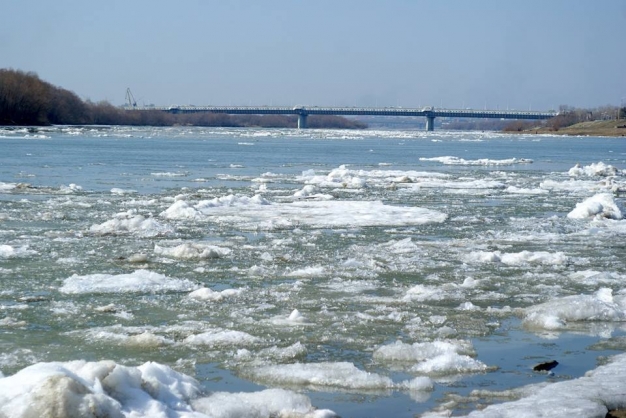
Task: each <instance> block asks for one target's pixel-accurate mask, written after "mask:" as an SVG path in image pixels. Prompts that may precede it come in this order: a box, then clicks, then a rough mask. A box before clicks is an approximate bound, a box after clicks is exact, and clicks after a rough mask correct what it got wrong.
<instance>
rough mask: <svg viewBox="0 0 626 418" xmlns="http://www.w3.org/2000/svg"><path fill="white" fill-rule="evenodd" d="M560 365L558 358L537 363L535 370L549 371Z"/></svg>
mask: <svg viewBox="0 0 626 418" xmlns="http://www.w3.org/2000/svg"><path fill="white" fill-rule="evenodd" d="M558 365H559V362H558V361H556V360H552V361H546V362H545V363H539V364H537V365H536V366H535V367H533V370H534V371H536V372H547V371H548V370H552V369H554V368H555V367H556V366H558Z"/></svg>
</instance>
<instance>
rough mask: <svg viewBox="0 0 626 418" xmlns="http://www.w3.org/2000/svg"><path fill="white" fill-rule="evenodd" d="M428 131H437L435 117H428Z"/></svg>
mask: <svg viewBox="0 0 626 418" xmlns="http://www.w3.org/2000/svg"><path fill="white" fill-rule="evenodd" d="M426 130H427V131H434V130H435V117H434V116H430V115H426Z"/></svg>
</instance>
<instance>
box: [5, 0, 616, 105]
mask: <svg viewBox="0 0 626 418" xmlns="http://www.w3.org/2000/svg"><path fill="white" fill-rule="evenodd" d="M0 68H13V69H17V70H22V71H31V72H35V73H37V74H38V75H39V77H40V78H41V79H43V80H46V81H48V82H50V83H52V84H54V85H56V86H60V87H63V88H66V89H68V90H71V91H74V92H75V93H76V94H78V95H79V96H80V97H81V98H83V99H88V100H91V101H94V102H98V101H101V100H106V101H109V102H110V103H112V104H114V105H122V104H124V101H125V95H126V89H127V88H130V89H131V91H132V93H133V95H134V96H135V98H136V100H137V102H138V104H139V105H147V104H155V105H157V106H170V105H188V104H192V105H241V106H248V105H274V106H278V105H280V106H292V105H293V106H295V105H309V106H401V107H424V106H434V107H445V108H475V109H484V108H487V109H517V110H528V109H532V110H551V109H557V108H558V107H559V106H560V105H569V106H575V107H581V108H593V107H597V106H603V105H621V104H622V103H624V104H626V0H473V1H470V0H180V1H171V0H170V1H162V0H106V1H99V2H96V1H85V0H2V4H1V7H0Z"/></svg>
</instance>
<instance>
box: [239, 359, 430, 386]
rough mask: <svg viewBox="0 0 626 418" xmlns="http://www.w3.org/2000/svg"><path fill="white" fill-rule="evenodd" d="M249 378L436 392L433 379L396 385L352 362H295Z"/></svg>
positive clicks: (288, 383)
mask: <svg viewBox="0 0 626 418" xmlns="http://www.w3.org/2000/svg"><path fill="white" fill-rule="evenodd" d="M243 373H244V374H245V375H246V376H248V377H250V378H251V379H253V380H257V381H259V382H264V383H271V384H277V385H285V386H292V387H293V386H301V387H302V386H303V387H308V388H311V389H314V390H328V389H335V390H346V391H380V390H390V389H411V390H415V389H421V390H432V382H431V381H430V380H425V379H418V380H417V381H415V382H412V381H403V382H399V383H394V382H393V380H391V379H390V378H389V377H386V376H381V375H379V374H376V373H371V372H366V371H364V370H361V369H359V368H357V367H356V366H355V365H354V364H352V363H349V362H325V363H293V364H282V365H271V366H262V367H256V368H251V369H247V370H245V371H244V372H243Z"/></svg>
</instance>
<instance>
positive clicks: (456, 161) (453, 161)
mask: <svg viewBox="0 0 626 418" xmlns="http://www.w3.org/2000/svg"><path fill="white" fill-rule="evenodd" d="M420 161H435V162H440V163H442V164H444V165H485V166H488V165H513V164H531V163H532V162H533V160H530V159H528V158H506V159H502V160H491V159H488V158H481V159H478V160H465V159H463V158H459V157H450V156H446V157H434V158H420Z"/></svg>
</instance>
